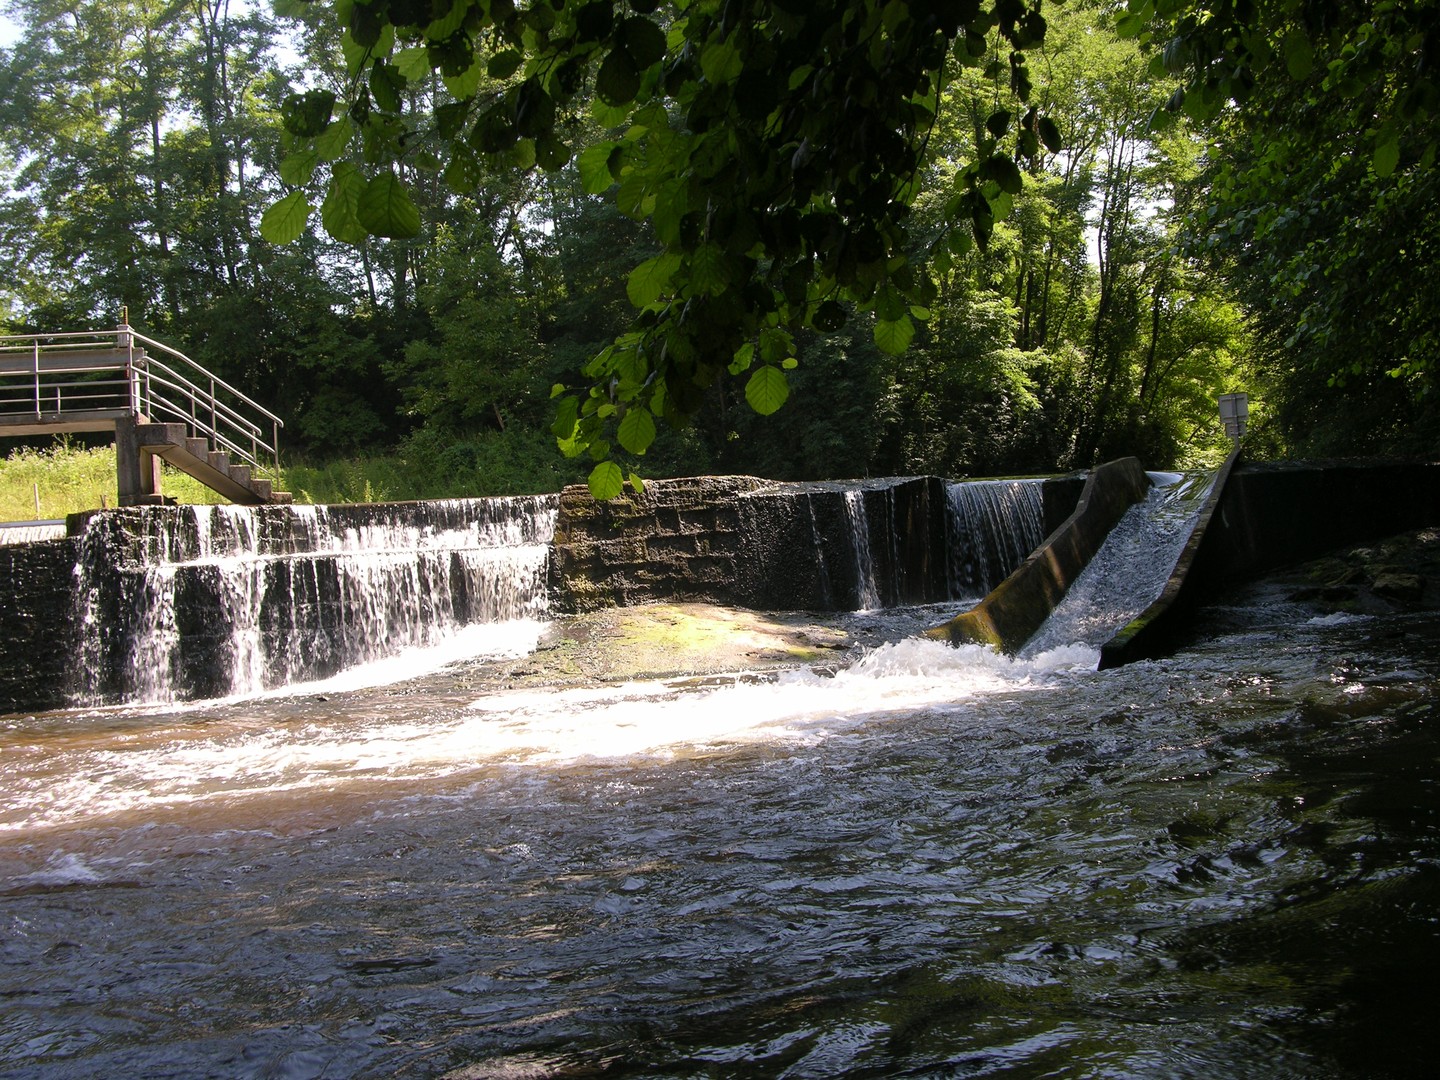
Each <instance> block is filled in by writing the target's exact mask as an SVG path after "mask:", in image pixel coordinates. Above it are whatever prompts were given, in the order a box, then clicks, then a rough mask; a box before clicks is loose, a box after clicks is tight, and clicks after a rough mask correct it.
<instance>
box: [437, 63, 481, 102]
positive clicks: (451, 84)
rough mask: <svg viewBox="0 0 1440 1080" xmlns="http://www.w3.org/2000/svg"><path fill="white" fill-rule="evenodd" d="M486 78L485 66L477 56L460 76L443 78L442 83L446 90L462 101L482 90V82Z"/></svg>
mask: <svg viewBox="0 0 1440 1080" xmlns="http://www.w3.org/2000/svg"><path fill="white" fill-rule="evenodd" d="M484 77H485V65H484V64H482V63H481V62H480V58H479V57H478V56H477V57H476V58H475V61H474V63H472V64H471V65H470V66H469V67H468V68H466V69H465V70H464V71H463V72H461V73H460V74H459V75H445V76H442V78H441V81H442V82H444V83H445V89H446V90H449V91H450V93H451V94H453V95H455V97H457V98H459V99H460V100H461V101H463V100H465V99H466V98H469V97H474V96H475V91H476V90H478V89H479V88H480V80H481V79H482V78H484Z"/></svg>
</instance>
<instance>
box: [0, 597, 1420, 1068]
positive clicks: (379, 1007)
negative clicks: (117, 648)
mask: <svg viewBox="0 0 1440 1080" xmlns="http://www.w3.org/2000/svg"><path fill="white" fill-rule="evenodd" d="M846 618H849V619H853V620H866V622H867V625H868V626H869V627H870V629H871V630H872V631H873V632H876V633H878V634H879V635H880V636H881V637H886V638H889V639H891V640H892V641H893V642H894V643H892V644H885V645H881V646H880V647H878V648H876V649H872V650H868V651H866V652H865V653H864V654H863V656H860V657H856V658H852V662H849V663H848V664H846V665H842V666H840V668H839V670H838V671H837V670H835V667H834V665H831V666H830V667H826V668H819V669H815V670H811V669H807V668H803V667H798V668H794V669H791V670H788V671H782V672H779V673H775V672H773V671H772V672H769V673H764V674H755V675H751V676H748V677H742V676H736V677H733V678H718V679H717V678H711V679H706V680H698V681H697V680H681V681H678V682H669V683H665V682H651V683H631V684H624V685H593V686H568V687H564V688H553V689H549V690H546V689H544V688H543V687H542V688H540V689H536V688H534V687H533V686H532V687H531V688H529V689H505V688H497V687H494V686H491V685H487V684H485V683H484V682H482V681H480V680H479V679H478V678H477V677H476V674H475V672H476V668H475V666H474V664H473V663H466V662H460V663H456V664H452V665H451V666H448V667H441V668H439V669H438V670H435V671H433V672H430V673H428V674H424V675H421V676H418V677H414V678H408V679H406V678H400V679H398V681H385V682H381V683H380V685H372V686H368V687H366V686H359V687H355V688H349V689H347V688H345V687H344V686H343V685H339V684H330V685H323V686H311V687H302V688H298V689H294V690H292V691H291V692H288V693H281V694H272V695H269V696H263V697H258V698H252V699H249V700H239V701H230V702H212V703H204V702H202V703H196V704H193V705H188V706H149V707H139V706H132V707H119V708H109V709H91V710H74V711H67V712H57V713H49V714H42V715H36V716H21V717H9V718H3V719H0V755H3V762H4V770H3V780H0V929H3V938H0V941H3V945H0V985H3V989H0V1011H3V1023H0V1076H5V1077H45V1078H52V1077H55V1078H62V1077H86V1078H89V1077H94V1076H105V1077H128V1076H135V1077H139V1076H144V1077H390V1076H401V1077H451V1078H454V1080H460V1078H466V1080H476V1078H481V1077H497V1078H498V1077H505V1078H521V1077H525V1078H529V1077H559V1076H565V1077H578V1076H602V1075H603V1076H607V1077H613V1076H646V1077H652V1076H653V1077H730V1076H737V1077H769V1076H786V1077H831V1076H839V1075H846V1076H998V1075H1005V1076H1021V1077H1027V1076H1028V1077H1040V1076H1045V1077H1080V1076H1085V1077H1096V1076H1104V1077H1126V1076H1134V1077H1153V1076H1175V1077H1274V1078H1280V1077H1388V1076H1397V1077H1398V1076H1420V1075H1422V1074H1423V1075H1429V1072H1428V1069H1429V1068H1430V1066H1431V1063H1432V1062H1433V1058H1434V1050H1435V1043H1436V1036H1435V1034H1434V1025H1433V1017H1434V1014H1435V1006H1436V1004H1437V993H1436V991H1435V989H1434V985H1435V981H1434V972H1435V970H1436V967H1437V963H1440V923H1437V918H1440V870H1437V861H1436V860H1437V857H1440V820H1437V809H1440V791H1437V787H1436V782H1437V777H1440V745H1437V725H1440V713H1437V707H1436V703H1437V700H1440V693H1437V690H1440V629H1437V620H1436V619H1435V617H1434V615H1433V614H1428V615H1389V616H1376V617H1356V616H1350V615H1335V614H1330V615H1325V614H1319V613H1318V612H1317V609H1312V608H1309V607H1306V606H1305V605H1303V604H1299V603H1296V602H1293V601H1290V600H1287V599H1286V598H1285V594H1284V592H1283V590H1277V589H1275V588H1270V589H1265V588H1261V587H1258V586H1257V587H1255V588H1252V589H1251V590H1249V591H1248V592H1246V593H1243V594H1239V595H1237V596H1235V597H1232V598H1230V599H1229V600H1228V601H1227V602H1226V603H1225V604H1223V605H1217V606H1213V607H1211V608H1209V609H1207V610H1206V611H1205V612H1204V613H1203V614H1202V617H1201V620H1200V624H1199V628H1198V630H1197V634H1196V638H1195V640H1194V641H1193V643H1192V644H1191V645H1189V646H1188V647H1187V648H1185V649H1184V650H1182V651H1181V652H1180V653H1179V654H1177V655H1176V656H1175V657H1173V658H1171V659H1168V660H1165V661H1159V662H1151V663H1143V664H1136V665H1132V666H1129V667H1126V668H1122V669H1118V670H1114V671H1106V672H1097V671H1095V670H1094V661H1095V654H1094V652H1093V650H1087V649H1083V648H1066V649H1061V650H1058V651H1054V652H1050V653H1046V654H1042V655H1040V656H1037V657H1034V658H1032V659H1029V660H1026V661H1008V660H1003V659H999V658H996V657H993V656H991V655H989V654H987V653H983V652H981V651H979V650H975V649H958V650H957V649H949V648H948V647H946V646H941V645H936V644H933V643H923V644H922V643H918V642H914V641H904V640H901V639H902V638H903V636H904V634H905V633H906V632H907V631H908V630H909V629H910V628H911V627H912V626H913V625H915V624H918V623H921V622H924V621H925V620H927V619H929V620H932V621H933V618H934V613H933V612H928V611H921V612H889V613H873V612H872V613H864V614H860V615H855V616H849V617H846ZM489 632H491V633H495V632H497V631H495V629H494V628H490V631H489ZM499 632H500V633H501V636H502V637H505V639H506V640H507V641H510V642H511V644H512V645H513V643H514V642H516V641H518V642H520V643H521V644H520V645H519V646H516V647H517V649H523V648H524V647H528V644H533V635H534V633H535V631H534V628H533V627H530V626H528V625H523V624H516V625H511V626H507V627H503V628H501V631H499ZM506 635H509V636H508V637H507V636H506ZM507 647H511V646H509V645H506V644H504V643H502V642H500V641H498V640H491V641H489V642H488V643H487V642H478V643H476V642H472V643H470V644H469V648H470V650H471V651H472V652H473V651H476V650H482V651H483V650H486V649H488V650H490V651H492V652H493V651H503V649H504V648H507ZM391 678H392V680H393V679H394V676H393V675H392V676H391ZM532 681H533V680H532ZM542 682H543V680H542Z"/></svg>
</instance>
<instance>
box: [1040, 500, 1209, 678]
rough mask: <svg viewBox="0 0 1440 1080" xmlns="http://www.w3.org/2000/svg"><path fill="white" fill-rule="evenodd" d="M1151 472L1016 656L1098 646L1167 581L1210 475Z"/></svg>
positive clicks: (1183, 545) (1146, 602) (1182, 546)
mask: <svg viewBox="0 0 1440 1080" xmlns="http://www.w3.org/2000/svg"><path fill="white" fill-rule="evenodd" d="M1149 475H1150V480H1151V483H1152V485H1153V486H1152V488H1151V490H1150V493H1149V495H1148V496H1147V497H1146V498H1145V499H1144V500H1142V501H1141V502H1139V503H1136V504H1135V505H1134V506H1132V507H1131V508H1130V509H1129V510H1127V511H1126V512H1125V515H1124V516H1123V517H1122V518H1121V519H1120V521H1119V522H1118V523H1117V524H1116V525H1115V527H1114V528H1113V529H1111V530H1110V535H1109V536H1107V537H1106V538H1105V542H1104V543H1103V544H1102V545H1101V546H1100V550H1099V551H1097V552H1096V553H1095V557H1094V558H1093V559H1091V560H1090V562H1089V564H1088V565H1087V566H1086V567H1085V569H1084V570H1082V571H1081V572H1080V576H1079V577H1077V578H1076V579H1075V580H1074V582H1072V583H1071V585H1070V588H1069V590H1068V591H1067V592H1066V593H1065V598H1064V599H1063V600H1061V601H1060V603H1059V604H1058V605H1056V607H1055V610H1054V611H1052V612H1051V613H1050V618H1049V619H1047V620H1046V622H1045V623H1044V625H1043V626H1041V627H1040V629H1039V631H1037V632H1036V634H1035V636H1034V637H1032V638H1031V639H1030V641H1029V642H1027V643H1026V645H1025V647H1024V648H1023V649H1022V650H1021V652H1020V655H1021V656H1033V655H1036V654H1038V653H1042V652H1044V651H1046V650H1049V649H1053V648H1055V647H1056V646H1059V645H1065V644H1072V643H1081V644H1084V645H1090V646H1094V647H1097V648H1098V647H1099V646H1100V645H1102V644H1104V643H1105V642H1106V641H1108V640H1109V639H1110V637H1111V636H1113V635H1114V634H1115V633H1116V632H1117V631H1119V630H1120V629H1121V628H1122V627H1124V626H1125V624H1126V623H1128V622H1129V621H1130V620H1131V619H1133V618H1135V616H1137V615H1139V614H1140V613H1141V612H1142V611H1144V610H1145V609H1146V608H1147V607H1148V606H1149V605H1150V603H1151V602H1152V601H1153V600H1155V598H1156V597H1158V596H1159V595H1160V593H1161V591H1162V590H1163V589H1164V588H1165V584H1166V582H1167V581H1168V580H1169V578H1170V574H1171V572H1172V571H1173V570H1174V569H1175V564H1176V562H1177V560H1178V559H1179V558H1180V553H1181V551H1183V550H1184V547H1185V542H1186V541H1187V540H1189V539H1190V534H1191V532H1193V531H1194V528H1195V522H1196V519H1197V517H1198V515H1199V512H1200V508H1201V507H1202V506H1203V505H1204V502H1205V496H1206V495H1207V494H1209V491H1210V488H1211V487H1212V486H1213V484H1214V482H1215V474H1214V473H1207V474H1204V475H1192V476H1182V475H1180V474H1178V473H1150V474H1149Z"/></svg>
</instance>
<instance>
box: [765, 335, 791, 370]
mask: <svg viewBox="0 0 1440 1080" xmlns="http://www.w3.org/2000/svg"><path fill="white" fill-rule="evenodd" d="M794 355H795V339H794V338H793V337H791V336H790V334H789V332H788V331H786V330H782V329H780V327H778V326H767V327H766V328H765V329H764V330H761V331H760V359H761V360H763V361H765V363H767V364H778V363H779V362H780V361H781V360H784V359H785V357H787V356H794Z"/></svg>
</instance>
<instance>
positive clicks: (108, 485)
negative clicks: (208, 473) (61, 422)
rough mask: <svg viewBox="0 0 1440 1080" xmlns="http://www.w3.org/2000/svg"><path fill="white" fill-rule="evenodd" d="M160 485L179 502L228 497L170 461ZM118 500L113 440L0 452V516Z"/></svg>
mask: <svg viewBox="0 0 1440 1080" xmlns="http://www.w3.org/2000/svg"><path fill="white" fill-rule="evenodd" d="M161 490H163V491H164V492H165V494H166V495H172V496H174V497H175V499H176V500H177V501H178V502H184V503H215V502H223V501H224V500H223V499H222V498H221V497H220V496H219V495H217V494H215V493H214V492H213V491H211V490H210V489H209V488H207V487H206V486H205V485H204V484H202V483H200V482H199V481H198V480H194V479H192V478H191V477H189V476H186V475H185V474H184V473H182V472H177V471H175V470H174V469H171V468H170V467H169V466H168V465H167V466H165V475H164V480H163V482H162V487H161ZM118 501H119V496H118V492H117V488H116V482H115V447H113V446H97V447H94V448H93V449H86V448H84V447H77V446H71V445H69V444H66V443H63V442H61V443H56V444H55V445H54V446H50V447H47V448H45V449H43V450H36V449H32V448H30V447H21V448H20V449H18V450H13V451H11V452H10V454H9V456H8V457H5V458H0V521H33V520H37V519H39V520H48V519H52V518H63V517H64V516H65V515H67V514H75V513H79V512H80V511H82V510H96V509H99V508H100V507H101V506H115V505H117V503H118ZM37 503H38V510H37Z"/></svg>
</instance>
